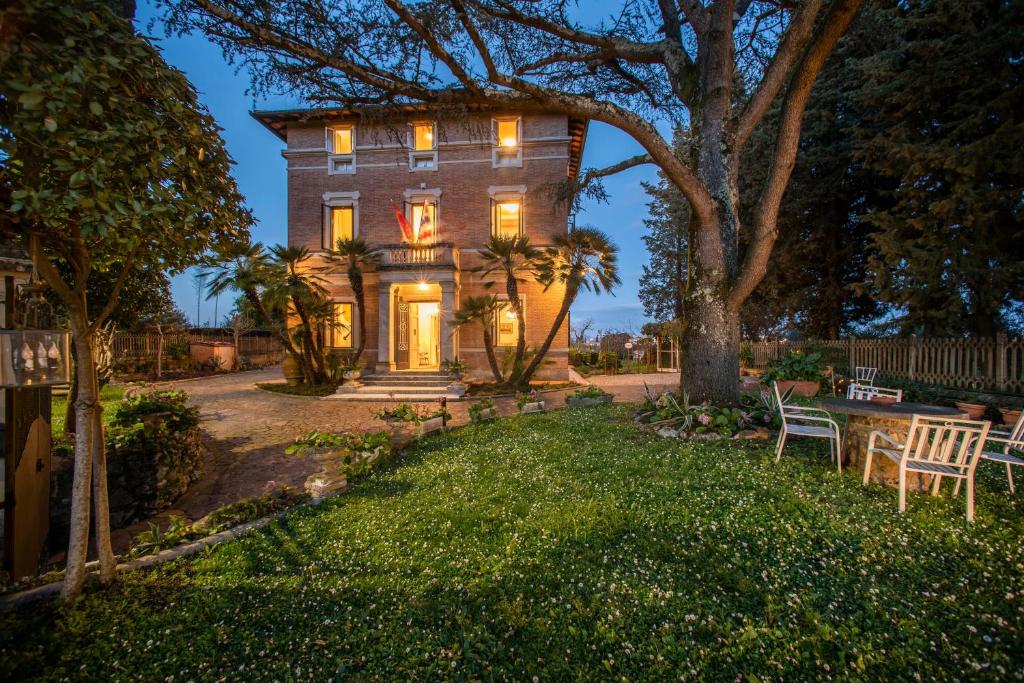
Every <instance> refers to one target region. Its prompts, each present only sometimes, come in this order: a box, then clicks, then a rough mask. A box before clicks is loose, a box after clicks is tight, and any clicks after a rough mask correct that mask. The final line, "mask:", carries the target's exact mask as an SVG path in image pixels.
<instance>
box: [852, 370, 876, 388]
mask: <svg viewBox="0 0 1024 683" xmlns="http://www.w3.org/2000/svg"><path fill="white" fill-rule="evenodd" d="M877 374H878V368H867V367H857V368H854V370H853V381H854V382H856V383H857V384H861V385H867V386H869V387H870V386H871V385H872V384H874V383H875V375H877Z"/></svg>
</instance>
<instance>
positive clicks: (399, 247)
mask: <svg viewBox="0 0 1024 683" xmlns="http://www.w3.org/2000/svg"><path fill="white" fill-rule="evenodd" d="M380 252H381V259H380V267H381V268H395V269H399V268H423V267H454V268H458V267H459V250H458V248H457V247H455V246H454V245H452V244H449V243H445V242H439V243H437V244H385V245H383V246H382V247H380Z"/></svg>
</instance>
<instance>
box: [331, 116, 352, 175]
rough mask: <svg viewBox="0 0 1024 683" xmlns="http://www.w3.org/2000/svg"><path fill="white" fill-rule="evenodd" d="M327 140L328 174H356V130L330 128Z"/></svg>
mask: <svg viewBox="0 0 1024 683" xmlns="http://www.w3.org/2000/svg"><path fill="white" fill-rule="evenodd" d="M325 140H326V143H327V172H328V174H330V175H335V174H338V173H355V172H356V155H355V128H354V127H353V126H332V127H329V128H327V130H326V134H325Z"/></svg>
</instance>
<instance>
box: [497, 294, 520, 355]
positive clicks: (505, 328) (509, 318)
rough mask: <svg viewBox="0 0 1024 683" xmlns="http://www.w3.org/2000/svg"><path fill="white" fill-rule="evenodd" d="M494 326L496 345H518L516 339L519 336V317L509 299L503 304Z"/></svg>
mask: <svg viewBox="0 0 1024 683" xmlns="http://www.w3.org/2000/svg"><path fill="white" fill-rule="evenodd" d="M524 308H525V306H524ZM494 327H495V333H494V338H495V340H494V344H495V346H515V345H516V340H517V339H518V338H519V319H518V318H517V317H516V313H515V311H513V310H512V304H510V303H509V302H507V301H506V302H503V303H502V304H501V307H500V308H499V309H498V313H497V315H496V317H495V320H494Z"/></svg>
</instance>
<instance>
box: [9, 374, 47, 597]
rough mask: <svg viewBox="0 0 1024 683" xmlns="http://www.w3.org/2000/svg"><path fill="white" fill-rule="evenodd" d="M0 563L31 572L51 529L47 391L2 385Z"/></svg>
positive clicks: (15, 575)
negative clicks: (0, 542) (0, 545)
mask: <svg viewBox="0 0 1024 683" xmlns="http://www.w3.org/2000/svg"><path fill="white" fill-rule="evenodd" d="M5 393H6V401H5V403H6V406H5V411H4V412H5V424H4V454H5V456H6V464H7V471H6V477H5V478H6V481H5V484H4V486H5V501H4V502H5V506H4V508H5V509H4V564H5V566H6V568H7V571H8V572H10V574H11V578H12V579H14V580H17V579H19V578H21V577H23V576H33V575H35V573H36V571H37V570H38V568H39V560H40V555H41V553H42V551H43V547H44V544H45V541H46V534H47V533H48V532H49V530H50V445H51V444H50V439H51V436H50V390H49V389H48V388H43V389H6V390H5Z"/></svg>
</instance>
